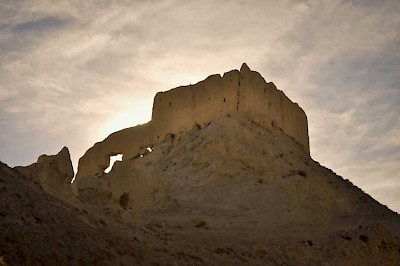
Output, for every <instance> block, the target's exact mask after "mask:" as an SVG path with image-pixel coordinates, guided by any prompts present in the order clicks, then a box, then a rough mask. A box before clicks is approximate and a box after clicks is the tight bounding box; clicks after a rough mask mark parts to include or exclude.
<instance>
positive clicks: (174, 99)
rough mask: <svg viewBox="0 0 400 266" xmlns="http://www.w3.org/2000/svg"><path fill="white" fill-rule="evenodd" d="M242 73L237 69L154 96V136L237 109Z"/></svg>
mask: <svg viewBox="0 0 400 266" xmlns="http://www.w3.org/2000/svg"><path fill="white" fill-rule="evenodd" d="M239 76H240V73H239V71H237V70H234V71H230V72H228V73H225V75H224V76H223V77H221V76H220V75H212V76H209V77H208V78H207V79H205V80H203V81H201V82H199V83H197V84H195V85H190V86H182V87H178V88H176V89H173V90H170V91H167V92H159V93H157V95H156V96H155V98H154V104H153V115H152V123H153V129H154V134H155V138H156V139H157V140H159V141H162V140H163V139H164V137H165V135H166V134H168V133H179V132H185V131H190V130H192V129H193V128H194V127H195V126H200V127H203V126H204V125H206V124H207V123H209V122H211V121H212V120H213V119H215V118H216V117H217V116H220V115H223V114H232V113H234V112H237V92H238V82H239Z"/></svg>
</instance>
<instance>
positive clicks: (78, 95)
mask: <svg viewBox="0 0 400 266" xmlns="http://www.w3.org/2000/svg"><path fill="white" fill-rule="evenodd" d="M399 11H400V4H399V2H398V1H395V0H393V1H339V0H332V1H289V0H285V1H279V2H277V1H256V0H252V1H240V0H237V1H229V2H226V1H208V0H207V1H178V0H176V1H162V2H160V1H122V0H121V1H112V2H110V1H56V2H55V1H50V0H37V1H22V0H21V1H7V0H6V1H3V2H2V8H1V9H0V51H1V53H0V128H1V129H2V130H1V132H0V158H1V159H2V160H3V161H6V162H9V163H10V164H12V165H17V164H29V163H31V162H33V161H34V160H36V158H37V156H38V155H40V154H41V153H48V154H55V153H57V152H58V151H59V150H60V149H61V147H62V146H64V145H67V146H68V147H69V148H70V150H71V154H72V157H73V160H74V163H75V166H76V163H77V160H78V158H79V157H80V156H82V155H83V153H84V152H85V150H86V149H87V148H89V147H90V146H91V145H93V144H94V143H95V142H96V141H99V140H101V139H102V138H104V137H105V136H106V135H107V134H109V133H111V132H113V131H115V130H118V129H120V128H121V127H128V126H133V125H135V124H137V123H142V122H145V120H146V119H149V116H150V112H151V103H152V99H153V96H154V95H155V93H156V92H157V91H165V90H168V89H170V88H173V87H176V86H179V85H185V84H190V83H196V82H198V81H200V80H202V79H204V78H205V77H206V76H208V75H209V74H213V73H221V72H223V71H228V70H230V69H233V68H238V67H240V65H241V63H243V62H247V63H248V65H249V66H250V67H251V68H252V69H255V70H257V71H259V72H260V73H261V74H262V75H263V76H264V77H265V78H266V80H267V81H273V82H274V83H275V84H276V85H277V87H278V88H279V89H281V90H283V91H284V92H285V94H286V95H288V97H289V98H291V99H292V100H293V101H296V102H298V103H299V104H300V106H302V107H303V109H305V111H306V113H307V115H308V118H309V127H310V141H311V153H312V156H313V158H314V159H316V160H317V161H320V162H321V163H322V164H324V165H327V166H328V167H330V168H333V169H334V170H335V171H336V172H338V173H339V174H341V175H343V176H345V177H347V178H350V179H351V180H353V181H354V183H356V185H359V186H361V187H363V189H364V190H366V191H367V192H369V193H372V194H373V196H374V197H376V198H378V199H382V200H384V201H385V202H390V204H392V205H390V206H398V205H394V202H399V200H398V199H399V195H398V193H397V192H396V191H398V184H399V183H400V182H399V180H398V175H397V176H396V173H398V172H399V170H400V169H399V167H398V166H397V164H398V161H399V160H400V158H399V152H400V148H399V145H400V140H399V138H398V137H397V136H399V135H400V134H399V133H400V132H399V130H400V122H399V119H398V118H397V116H398V113H399V111H400V110H399V108H400V107H399V106H398V102H399V100H400V99H399V97H400V92H399V87H398V84H399V81H400V80H399V77H400V73H399V71H398V69H400V68H399V56H400V55H399V52H398V47H399V44H400V37H399V36H400V35H399V32H398V29H399V28H400V20H399V18H398V13H399ZM144 110H145V111H144ZM396 162H397V163H396ZM366 166H368V167H366ZM355 180H356V181H357V182H355ZM396 208H398V209H397V210H400V207H396Z"/></svg>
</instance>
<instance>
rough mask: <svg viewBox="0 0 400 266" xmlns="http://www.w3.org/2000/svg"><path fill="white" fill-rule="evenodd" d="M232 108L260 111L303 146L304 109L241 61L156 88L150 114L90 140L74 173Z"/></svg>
mask: <svg viewBox="0 0 400 266" xmlns="http://www.w3.org/2000/svg"><path fill="white" fill-rule="evenodd" d="M237 112H256V113H261V114H263V115H265V116H267V117H269V118H270V119H271V123H276V125H277V126H278V127H280V128H281V129H282V131H283V132H284V133H286V134H287V135H289V136H291V137H293V138H294V139H295V140H297V141H298V142H299V143H300V144H301V145H303V147H304V150H305V151H306V152H309V144H308V124H307V117H306V115H305V113H304V111H303V110H302V109H301V108H300V107H299V106H298V105H297V104H295V103H293V102H292V101H290V100H289V99H288V98H287V97H286V96H285V94H284V93H283V92H282V91H279V90H277V89H276V87H275V85H274V84H273V83H266V82H265V80H264V78H263V77H262V76H261V75H260V74H259V73H257V72H255V71H251V70H250V69H249V68H248V66H247V65H246V64H243V66H242V68H241V69H240V71H238V70H232V71H230V72H227V73H225V74H224V75H223V76H222V77H221V76H220V75H212V76H209V77H208V78H206V79H205V80H203V81H201V82H199V83H197V84H195V85H190V86H182V87H178V88H175V89H172V90H169V91H167V92H159V93H157V95H156V96H155V98H154V103H153V114H152V120H151V121H150V122H149V123H147V124H145V125H140V126H136V127H132V128H127V129H123V130H121V131H118V132H115V133H113V134H111V135H110V136H108V137H107V138H106V139H105V140H104V141H102V142H99V143H96V144H95V145H94V146H93V147H92V148H90V149H89V150H88V151H87V152H86V153H85V155H84V156H83V157H82V158H81V159H80V160H79V166H78V174H77V178H79V177H81V176H85V175H96V174H100V173H103V171H104V169H105V168H106V167H108V165H109V157H110V156H111V155H115V154H118V153H122V154H123V155H124V158H125V159H127V158H128V159H129V158H132V157H134V156H136V155H137V154H138V153H139V151H140V149H141V148H142V147H144V146H146V145H151V144H156V143H159V142H162V141H164V139H165V136H166V135H167V134H176V133H180V132H187V131H190V130H192V129H193V128H195V127H201V128H202V127H204V126H205V125H206V124H208V123H209V122H211V121H212V120H214V119H215V118H217V117H219V116H222V115H227V114H233V113H237Z"/></svg>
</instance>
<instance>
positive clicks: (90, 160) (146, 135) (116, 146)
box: [76, 122, 153, 178]
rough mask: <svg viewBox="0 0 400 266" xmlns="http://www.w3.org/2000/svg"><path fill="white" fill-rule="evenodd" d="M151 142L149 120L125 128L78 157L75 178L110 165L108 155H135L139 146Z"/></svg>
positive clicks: (130, 156)
mask: <svg viewBox="0 0 400 266" xmlns="http://www.w3.org/2000/svg"><path fill="white" fill-rule="evenodd" d="M151 143H153V139H152V129H151V122H149V123H147V124H144V125H138V126H136V127H130V128H125V129H122V130H120V131H117V132H114V133H112V134H111V135H109V136H108V137H107V138H106V139H105V140H103V141H102V142H97V143H96V144H95V145H94V146H93V147H91V148H90V149H89V150H87V151H86V153H85V154H84V155H83V156H82V157H81V158H80V159H79V164H78V173H77V176H76V178H79V177H82V176H86V175H96V174H99V173H103V172H104V169H106V168H107V167H108V166H109V165H110V156H113V155H117V154H123V158H125V159H126V158H128V159H130V158H132V157H134V156H136V155H137V154H138V153H139V151H140V149H141V147H142V146H145V145H148V144H151Z"/></svg>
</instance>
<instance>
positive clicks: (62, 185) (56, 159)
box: [14, 147, 74, 196]
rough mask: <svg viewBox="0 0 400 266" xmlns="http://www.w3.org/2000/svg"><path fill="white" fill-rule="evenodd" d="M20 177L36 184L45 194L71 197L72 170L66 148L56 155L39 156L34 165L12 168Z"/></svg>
mask: <svg viewBox="0 0 400 266" xmlns="http://www.w3.org/2000/svg"><path fill="white" fill-rule="evenodd" d="M14 169H15V170H17V171H18V172H19V173H21V174H22V175H24V176H26V177H28V178H29V179H30V180H32V181H33V182H35V183H38V184H39V185H40V186H41V187H43V189H45V190H46V191H47V192H50V193H53V194H55V195H64V196H72V194H73V193H72V189H71V180H72V178H73V177H74V169H73V166H72V162H71V156H70V154H69V150H68V148H67V147H64V148H62V149H61V151H60V152H59V153H58V154H56V155H41V156H39V158H38V160H37V162H36V163H33V164H31V165H29V166H17V167H15V168H14Z"/></svg>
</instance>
